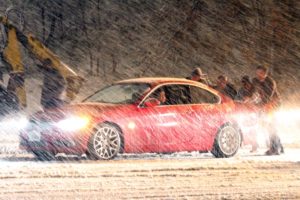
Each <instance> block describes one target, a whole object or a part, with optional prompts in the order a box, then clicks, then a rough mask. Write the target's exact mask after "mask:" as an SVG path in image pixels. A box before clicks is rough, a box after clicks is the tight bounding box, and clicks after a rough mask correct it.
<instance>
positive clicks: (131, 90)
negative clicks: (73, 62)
mask: <svg viewBox="0 0 300 200" xmlns="http://www.w3.org/2000/svg"><path fill="white" fill-rule="evenodd" d="M149 89H150V85H149V84H147V83H119V84H113V85H110V86H108V87H105V88H103V89H101V90H99V91H98V92H96V93H95V94H93V95H92V96H90V97H88V98H87V99H85V100H84V101H85V102H100V103H112V104H133V103H135V102H136V101H137V100H138V99H139V98H141V96H142V95H143V94H145V92H147V91H149Z"/></svg>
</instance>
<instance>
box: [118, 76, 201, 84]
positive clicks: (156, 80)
mask: <svg viewBox="0 0 300 200" xmlns="http://www.w3.org/2000/svg"><path fill="white" fill-rule="evenodd" d="M170 82H176V83H178V82H180V83H192V84H195V83H196V84H197V83H199V82H195V81H191V80H188V79H184V78H172V77H144V78H134V79H127V80H123V81H118V82H117V83H150V84H155V83H156V84H161V83H170ZM199 84H201V83H199ZM201 85H204V84H201Z"/></svg>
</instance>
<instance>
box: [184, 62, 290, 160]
mask: <svg viewBox="0 0 300 200" xmlns="http://www.w3.org/2000/svg"><path fill="white" fill-rule="evenodd" d="M255 74H256V77H255V78H253V79H252V81H251V80H250V77H249V76H243V77H242V78H241V83H242V86H241V88H240V89H239V90H236V89H235V86H234V85H233V84H232V83H230V82H229V81H228V78H227V77H226V76H224V75H220V76H218V78H217V81H216V82H217V83H216V85H212V84H211V83H209V80H208V78H207V76H206V74H203V73H202V70H201V69H200V68H195V69H194V70H193V71H192V73H191V76H189V77H187V79H190V80H193V81H198V82H201V83H203V84H206V85H209V86H210V87H212V88H214V89H216V90H218V91H219V92H220V93H222V94H223V95H225V96H227V97H229V98H231V99H233V100H235V101H240V102H244V103H253V104H255V105H258V106H260V107H261V111H262V112H261V116H262V118H261V119H262V120H263V119H264V118H265V117H266V115H267V114H268V113H269V112H270V111H272V110H275V109H277V108H278V107H279V106H280V103H281V102H280V96H279V93H278V90H277V85H276V82H275V81H274V80H273V79H272V78H271V77H270V76H269V71H268V68H266V67H264V66H258V67H257V68H256V71H255ZM263 123H264V126H265V127H266V129H267V131H268V133H269V140H270V147H269V150H268V151H267V152H266V155H279V154H280V153H284V149H283V146H282V144H281V141H280V138H279V136H278V134H277V130H276V128H275V126H274V123H275V122H274V119H270V120H269V121H266V120H263ZM256 148H257V146H255V145H254V146H253V149H252V151H255V150H256Z"/></svg>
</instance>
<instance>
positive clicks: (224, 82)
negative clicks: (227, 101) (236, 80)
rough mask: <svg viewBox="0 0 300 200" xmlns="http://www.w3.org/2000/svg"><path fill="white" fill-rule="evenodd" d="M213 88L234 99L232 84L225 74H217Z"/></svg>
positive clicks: (235, 93) (234, 92) (235, 92)
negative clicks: (215, 84)
mask: <svg viewBox="0 0 300 200" xmlns="http://www.w3.org/2000/svg"><path fill="white" fill-rule="evenodd" d="M214 89H216V90H218V91H219V92H221V93H222V94H224V95H226V96H228V97H230V98H231V99H235V97H236V95H237V91H236V89H235V87H234V85H233V84H232V83H230V82H229V81H228V78H227V77H226V76H223V75H220V76H218V80H217V86H215V87H214Z"/></svg>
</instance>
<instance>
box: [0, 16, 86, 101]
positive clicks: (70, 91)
mask: <svg viewBox="0 0 300 200" xmlns="http://www.w3.org/2000/svg"><path fill="white" fill-rule="evenodd" d="M0 25H1V26H2V29H3V27H4V30H5V32H6V44H5V46H4V48H3V50H2V57H3V60H4V61H5V62H6V63H7V64H9V65H10V70H11V71H10V81H11V83H12V84H11V85H12V86H11V88H12V90H13V91H14V93H15V94H16V96H17V97H18V99H19V105H20V106H22V107H25V106H26V91H25V86H24V72H25V67H24V65H23V63H22V59H21V49H20V44H22V45H23V46H24V47H25V48H26V49H27V50H28V51H29V52H30V53H31V54H32V55H34V57H35V58H37V59H38V60H40V61H41V62H42V63H43V62H44V61H45V60H50V61H51V65H50V66H48V67H50V68H52V69H54V70H56V71H57V72H58V73H59V74H60V75H61V76H62V77H63V78H64V80H65V82H66V96H67V98H68V101H71V100H73V99H74V98H75V97H76V94H77V93H78V92H79V89H80V87H81V86H82V83H83V80H84V79H83V78H82V77H80V76H79V75H77V74H76V73H75V72H74V71H73V70H72V69H71V68H70V67H69V66H67V65H66V64H65V63H63V62H62V61H61V60H60V59H59V58H58V56H57V55H55V54H54V53H53V52H52V51H51V50H50V49H48V48H47V47H46V46H45V45H44V44H43V43H41V42H40V41H39V40H37V39H36V38H35V37H34V36H33V35H31V34H29V35H25V34H24V33H23V32H21V31H20V30H18V29H17V28H16V27H15V26H13V25H12V24H10V23H9V22H8V20H7V18H6V17H1V16H0ZM8 87H9V86H8Z"/></svg>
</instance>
